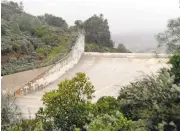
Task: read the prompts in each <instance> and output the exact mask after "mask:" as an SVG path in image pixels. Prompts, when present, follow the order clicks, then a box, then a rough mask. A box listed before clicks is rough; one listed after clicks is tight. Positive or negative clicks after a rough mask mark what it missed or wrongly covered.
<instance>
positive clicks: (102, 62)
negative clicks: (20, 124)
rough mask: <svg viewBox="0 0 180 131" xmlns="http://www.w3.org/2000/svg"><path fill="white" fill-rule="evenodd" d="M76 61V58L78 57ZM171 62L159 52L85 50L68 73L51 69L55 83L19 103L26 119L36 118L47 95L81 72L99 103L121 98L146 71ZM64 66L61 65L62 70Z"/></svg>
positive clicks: (30, 93)
mask: <svg viewBox="0 0 180 131" xmlns="http://www.w3.org/2000/svg"><path fill="white" fill-rule="evenodd" d="M81 42H83V41H81ZM81 42H80V43H81ZM83 46H84V45H83ZM76 54H77V52H76ZM72 60H74V57H73V59H72ZM167 61H168V58H167V56H166V55H164V54H159V56H158V57H156V56H155V55H154V54H151V53H150V54H147V53H93V52H84V51H82V52H81V55H80V57H79V58H78V61H77V62H76V63H75V64H73V66H71V68H68V70H63V71H64V73H62V74H61V75H58V74H59V73H58V72H56V70H54V72H53V71H52V70H51V72H53V74H56V75H52V76H50V78H53V77H56V78H55V79H53V80H52V81H51V79H47V81H51V82H49V83H48V84H46V85H45V86H44V88H41V89H38V90H36V91H31V92H29V93H25V94H23V95H17V96H16V97H17V98H16V104H17V105H18V106H19V108H20V109H21V112H22V116H23V117H24V118H27V119H28V118H34V117H35V113H36V112H37V111H38V109H39V108H40V107H44V105H43V102H42V101H41V98H42V96H43V94H44V93H45V92H48V91H51V90H54V89H57V88H58V86H57V85H58V84H59V83H60V82H61V81H63V80H65V79H70V78H72V77H74V76H75V75H76V73H78V72H83V73H86V75H87V77H88V78H89V80H90V81H91V82H92V84H93V85H94V87H95V93H94V96H95V97H94V99H93V102H96V101H97V100H98V99H99V98H100V97H102V96H113V97H117V96H118V93H119V91H120V89H121V88H122V87H123V86H125V85H128V84H129V83H130V82H133V81H134V80H136V79H137V78H140V77H141V76H142V75H143V73H145V74H152V73H156V72H157V71H158V70H159V69H160V68H163V67H168V65H167V64H166V63H167ZM70 62H71V60H70ZM57 65H58V64H57ZM57 65H56V66H57ZM57 67H58V66H57ZM57 67H56V68H57ZM60 68H61V67H58V71H59V70H60ZM13 75H15V74H13ZM5 77H6V76H5ZM5 79H6V78H5ZM22 79H23V77H22ZM4 85H6V83H4Z"/></svg>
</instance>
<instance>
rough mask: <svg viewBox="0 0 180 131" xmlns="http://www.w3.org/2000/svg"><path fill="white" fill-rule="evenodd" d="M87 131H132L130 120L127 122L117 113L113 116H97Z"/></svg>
mask: <svg viewBox="0 0 180 131" xmlns="http://www.w3.org/2000/svg"><path fill="white" fill-rule="evenodd" d="M88 130H89V131H121V130H122V131H133V124H132V121H131V120H127V118H125V117H124V116H123V114H122V113H120V112H119V111H117V112H115V113H114V114H113V115H108V114H104V115H102V116H97V117H96V118H95V119H94V120H93V121H92V122H91V123H90V124H89V125H88Z"/></svg>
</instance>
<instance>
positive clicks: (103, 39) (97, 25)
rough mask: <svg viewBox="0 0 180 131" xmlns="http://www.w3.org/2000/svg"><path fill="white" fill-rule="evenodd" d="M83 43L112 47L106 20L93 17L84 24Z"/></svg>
mask: <svg viewBox="0 0 180 131" xmlns="http://www.w3.org/2000/svg"><path fill="white" fill-rule="evenodd" d="M84 29H85V41H86V42H87V43H96V44H97V45H103V46H107V47H113V43H112V41H111V35H110V31H109V26H108V22H107V19H104V18H103V15H102V14H101V15H100V16H97V15H94V16H92V17H90V18H89V19H87V20H86V21H85V22H84Z"/></svg>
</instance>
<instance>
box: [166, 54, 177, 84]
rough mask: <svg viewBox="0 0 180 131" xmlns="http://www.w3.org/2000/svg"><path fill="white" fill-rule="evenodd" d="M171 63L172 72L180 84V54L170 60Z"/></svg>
mask: <svg viewBox="0 0 180 131" xmlns="http://www.w3.org/2000/svg"><path fill="white" fill-rule="evenodd" d="M169 63H170V64H171V65H172V68H171V72H172V74H174V75H175V83H176V84H179V83H180V54H176V55H174V56H172V57H171V58H170V61H169Z"/></svg>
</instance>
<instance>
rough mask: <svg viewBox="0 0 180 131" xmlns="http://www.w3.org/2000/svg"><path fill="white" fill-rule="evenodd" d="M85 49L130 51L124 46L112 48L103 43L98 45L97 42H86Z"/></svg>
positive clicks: (93, 50)
mask: <svg viewBox="0 0 180 131" xmlns="http://www.w3.org/2000/svg"><path fill="white" fill-rule="evenodd" d="M85 51H86V52H111V53H115V52H119V53H129V50H127V49H126V48H125V47H124V48H110V47H106V46H103V45H97V44H95V43H86V44H85Z"/></svg>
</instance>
